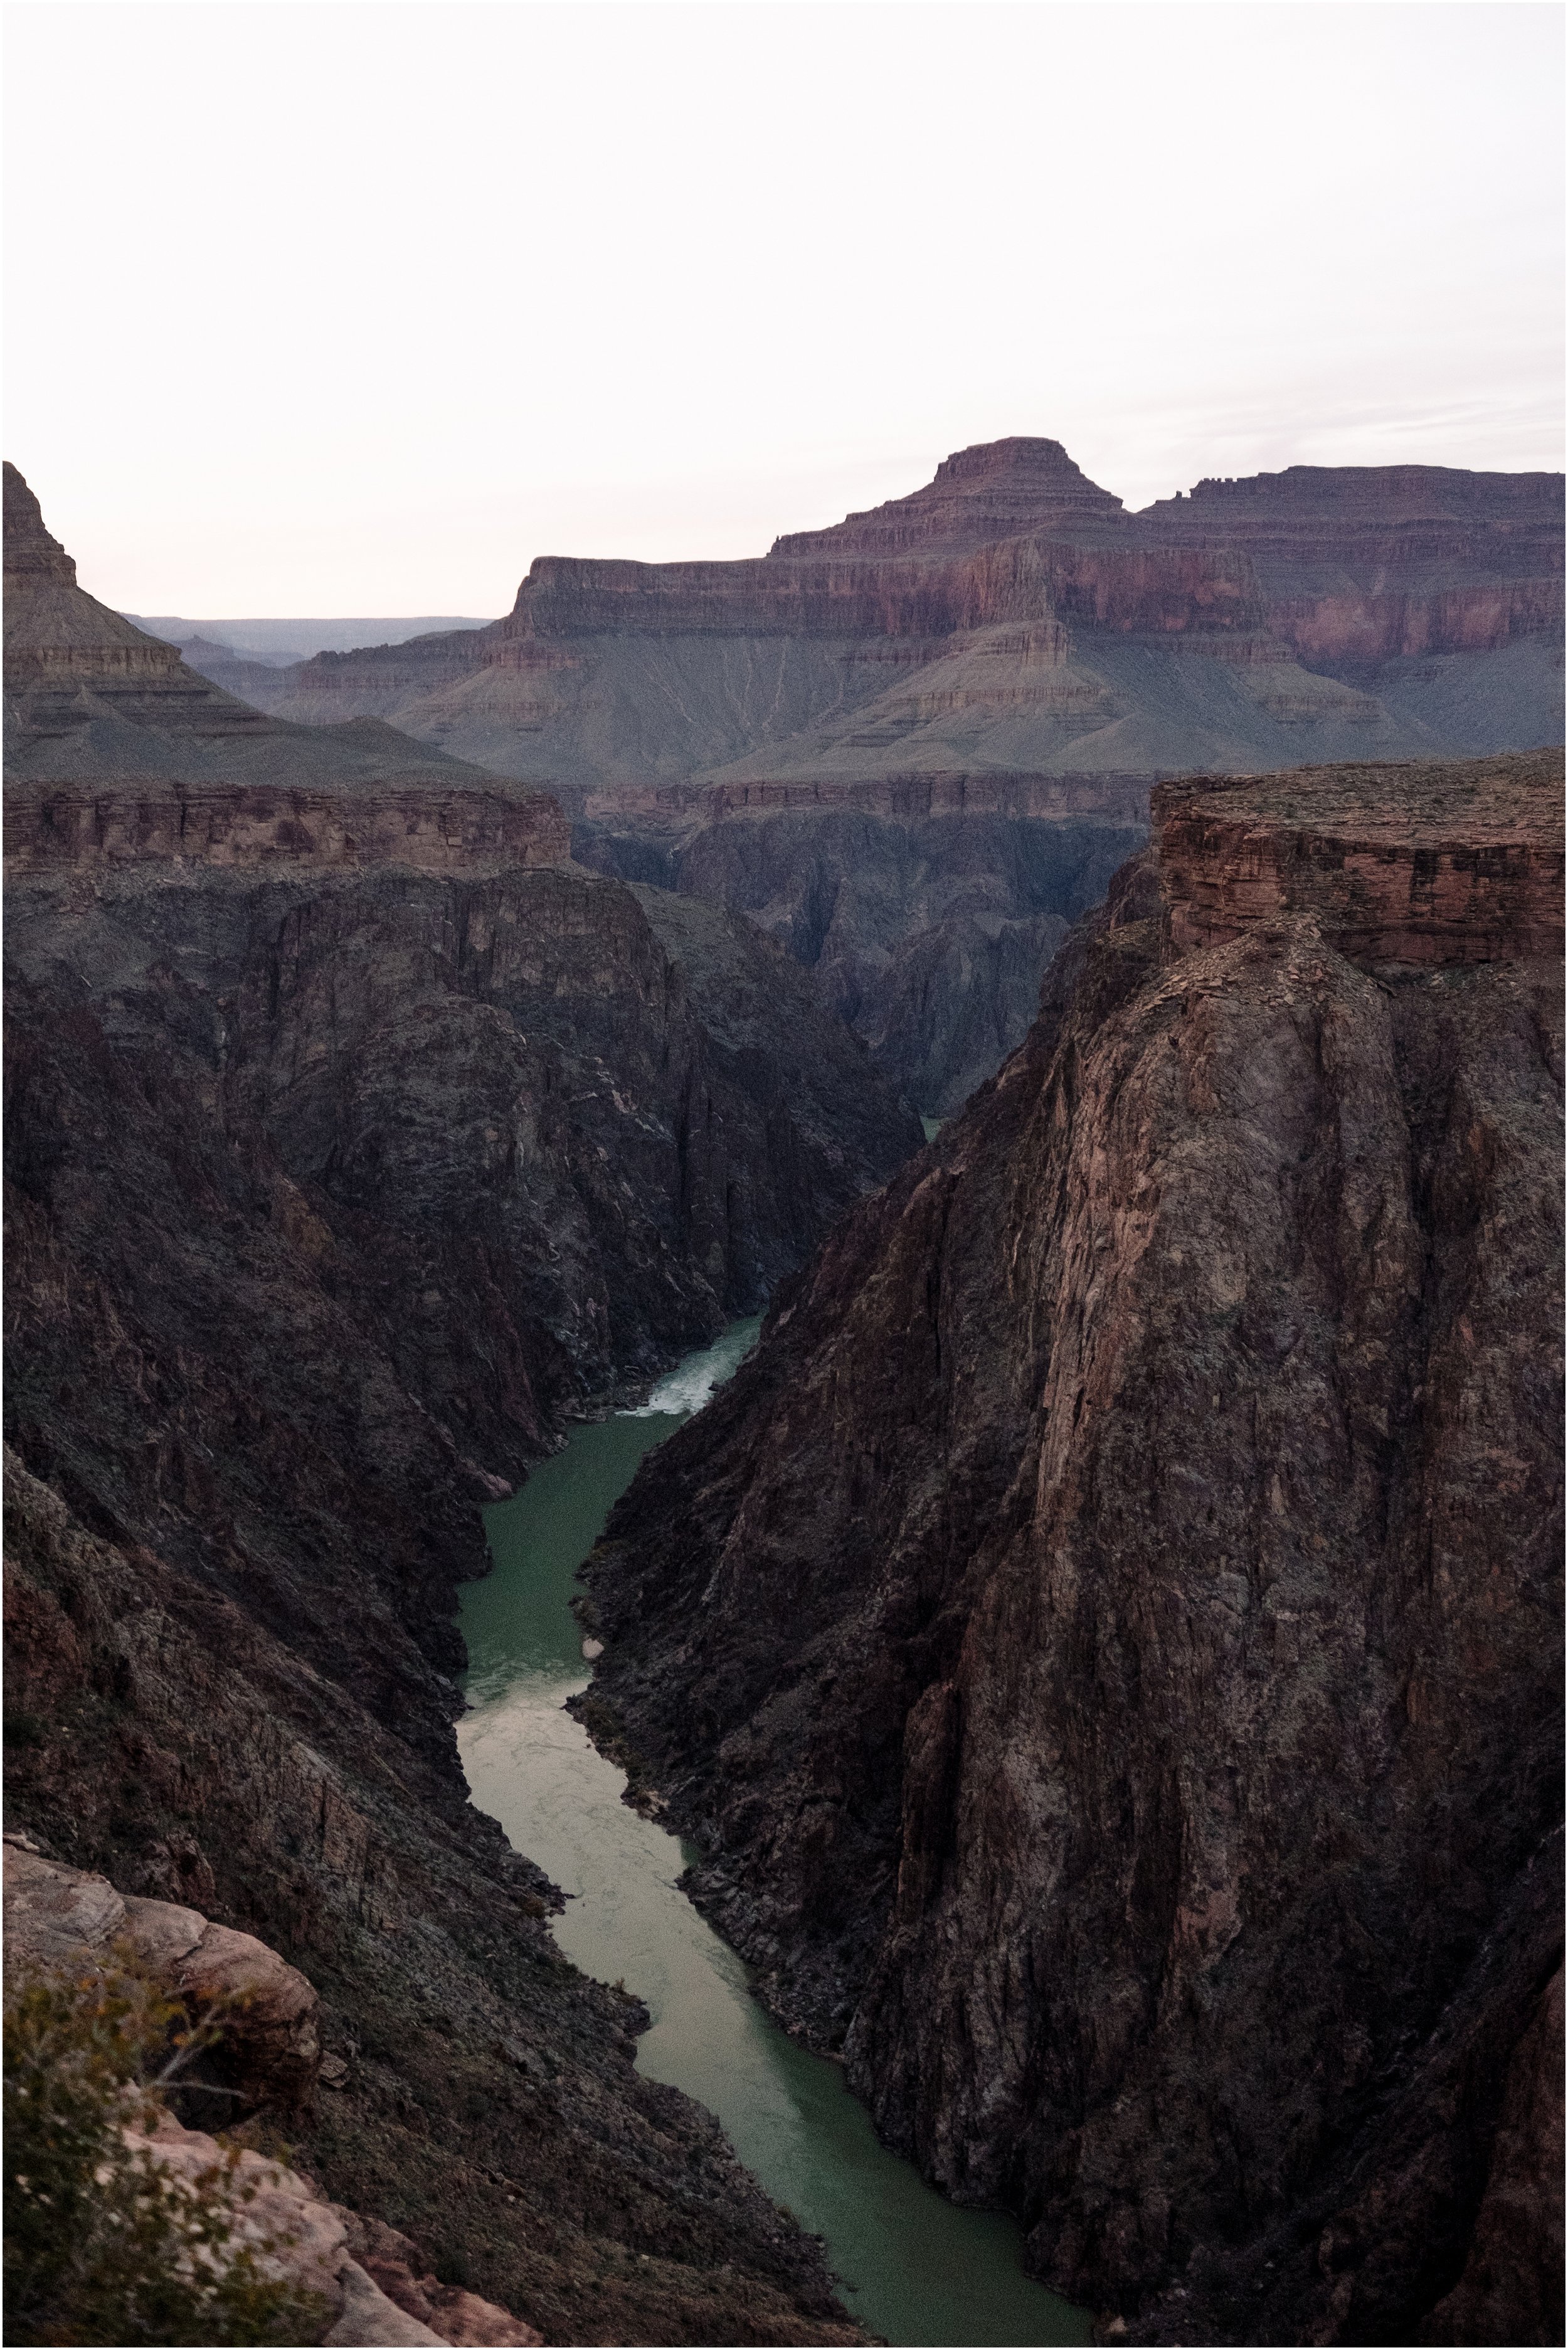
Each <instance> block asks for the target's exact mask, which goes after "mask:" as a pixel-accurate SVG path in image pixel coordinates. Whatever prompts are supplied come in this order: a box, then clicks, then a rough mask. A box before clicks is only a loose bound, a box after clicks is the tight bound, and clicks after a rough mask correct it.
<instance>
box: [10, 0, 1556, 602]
mask: <svg viewBox="0 0 1568 2350" xmlns="http://www.w3.org/2000/svg"><path fill="white" fill-rule="evenodd" d="M9 26H10V50H9V66H10V70H9V73H8V76H7V108H8V112H9V117H10V128H9V137H8V142H7V146H8V161H7V171H8V178H9V189H10V202H9V206H8V214H9V218H8V243H9V269H8V284H9V306H8V307H9V325H10V334H9V337H8V391H9V402H10V405H9V413H8V421H7V454H8V455H9V456H10V457H11V458H12V460H13V461H14V462H15V463H16V464H17V465H19V466H20V468H21V470H22V472H23V473H25V474H26V477H27V479H28V481H29V482H30V483H31V484H32V486H33V488H34V490H35V491H36V494H37V495H38V497H39V499H40V501H41V503H42V505H43V509H44V513H45V515H46V518H47V522H48V524H49V526H50V528H51V529H52V530H53V531H54V532H55V533H56V535H57V536H58V537H59V538H60V539H61V540H62V541H63V542H64V544H65V545H66V546H67V547H68V548H69V549H70V551H71V552H72V554H73V555H75V556H76V557H77V559H78V565H79V568H80V576H81V578H82V581H83V584H84V586H86V587H88V588H90V590H91V591H92V593H93V594H94V595H96V596H98V597H99V598H102V599H103V600H104V601H105V602H108V603H110V604H113V605H115V606H116V607H117V608H122V609H127V610H131V611H140V612H144V613H151V614H163V615H174V614H178V615H181V616H199V615H212V616H218V615H223V614H227V615H230V616H267V617H274V616H275V617H279V618H284V617H293V616H298V617H301V618H305V617H310V616H322V615H337V614H346V615H364V614H380V615H385V616H387V617H388V618H393V617H399V616H403V615H417V614H420V613H421V612H428V611H431V610H435V611H439V612H449V613H462V614H480V615H483V614H494V613H499V612H503V611H505V610H507V609H509V608H510V607H511V605H512V602H513V599H514V596H515V593H516V589H517V585H518V582H519V580H520V579H521V578H522V577H523V576H524V573H525V572H526V570H527V568H528V566H529V564H530V562H531V561H532V560H533V559H534V558H535V556H540V555H546V554H566V555H580V556H592V555H619V556H632V557H637V558H640V559H644V560H654V559H678V558H681V557H691V556H710V557H726V556H742V555H760V554H762V553H764V552H765V550H766V548H767V546H768V545H769V544H770V543H771V541H772V539H773V538H774V536H776V535H777V534H779V533H781V532H786V531H790V530H796V529H805V528H811V527H813V526H819V525H823V524H826V523H832V522H836V521H838V520H839V519H840V518H841V517H842V516H843V515H845V514H846V513H847V512H849V511H851V510H852V509H857V508H862V507H867V506H871V505H875V504H878V503H879V502H880V501H881V500H883V499H885V498H888V497H893V496H898V495H900V494H905V493H907V492H909V491H910V490H913V489H915V488H917V487H919V484H921V483H922V482H924V481H927V480H929V477H930V475H931V473H933V472H934V470H935V467H936V465H937V463H939V462H940V459H941V458H943V457H944V456H946V455H948V454H949V453H950V452H951V451H952V450H954V449H958V448H962V447H965V446H968V445H970V444H971V443H973V442H982V441H990V440H995V439H1000V438H1002V437H1004V436H1005V435H1008V434H1010V433H1015V432H1021V433H1031V434H1040V435H1044V436H1047V437H1050V438H1053V439H1056V440H1060V441H1061V442H1064V445H1065V446H1066V448H1067V449H1068V450H1069V452H1071V454H1072V455H1073V456H1074V457H1075V459H1076V461H1077V462H1078V463H1079V464H1081V465H1082V466H1083V468H1084V470H1085V473H1088V474H1089V475H1090V476H1091V477H1092V478H1093V479H1094V480H1096V481H1097V482H1099V483H1100V484H1103V485H1104V486H1105V487H1106V488H1107V489H1109V490H1111V491H1113V492H1114V493H1115V494H1116V495H1118V496H1120V497H1121V498H1122V499H1123V500H1124V501H1125V502H1126V504H1127V505H1128V507H1129V508H1137V507H1140V506H1143V505H1147V504H1148V503H1149V502H1150V501H1151V500H1152V499H1154V498H1156V497H1160V496H1167V495H1169V494H1171V493H1172V492H1174V491H1176V490H1178V489H1187V488H1190V487H1191V486H1192V484H1194V483H1195V482H1196V481H1197V480H1199V478H1201V477H1202V476H1204V475H1208V474H1221V475H1223V474H1238V473H1255V472H1260V471H1277V470H1279V469H1281V468H1282V467H1284V466H1286V465H1289V464H1293V463H1319V464H1387V463H1435V464H1449V465H1462V466H1470V467H1476V468H1480V469H1482V470H1497V471H1508V472H1517V471H1532V470H1552V471H1555V470H1557V469H1559V468H1560V466H1561V463H1562V400H1561V385H1562V359H1561V346H1562V331H1561V328H1562V293H1561V287H1562V250H1561V248H1562V203H1561V183H1562V170H1561V112H1562V106H1561V94H1560V93H1561V73H1560V61H1561V51H1562V29H1563V28H1562V16H1561V12H1560V11H1559V10H1558V9H1557V8H1556V7H1554V6H1551V5H1539V0H1499V5H1469V0H1456V5H1443V0H1438V5H1426V0H1411V5H1403V0H1388V5H1383V0H1366V5H1357V6H1355V7H1354V8H1348V7H1320V6H1316V5H1295V4H1294V0H1282V5H1267V6H1249V5H1230V0H1177V5H1170V6H1158V5H1156V6H1149V5H1142V0H1126V5H1122V0H1101V5H1029V0H1019V5H973V6H953V5H903V0H890V5H877V0H861V5H836V6H834V7H831V8H824V7H817V6H814V5H808V0H797V5H757V6H743V5H715V6H701V5H698V6H688V5H648V6H637V5H618V0H604V5H597V0H581V5H519V0H497V5H466V4H465V0H459V5H450V6H430V5H423V0H412V5H392V6H387V5H379V0H368V5H351V0H328V5H316V6H313V7H311V8H310V9H308V10H305V9H297V8H293V7H289V6H286V5H270V4H269V0H238V5H232V6H223V7H213V8H196V7H189V6H181V5H168V0H130V5H109V6H106V5H101V0H84V5H36V0H22V5H16V6H14V7H13V8H12V9H11V10H10V11H9ZM121 254H123V255H124V264H123V265H106V255H107V256H109V257H110V259H111V260H112V258H113V257H114V256H116V255H121Z"/></svg>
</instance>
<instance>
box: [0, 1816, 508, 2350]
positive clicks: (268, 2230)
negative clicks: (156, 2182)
mask: <svg viewBox="0 0 1568 2350" xmlns="http://www.w3.org/2000/svg"><path fill="white" fill-rule="evenodd" d="M122 1965H129V1966H130V1967H132V1968H135V1969H136V1970H139V1971H140V1973H142V1974H144V1975H145V1976H146V1977H147V1978H148V1979H149V1980H150V1981H151V1982H152V1983H154V1984H155V1985H156V1986H157V1987H158V1989H160V1990H161V1991H162V1992H163V1993H164V1994H165V1996H167V1997H168V1998H170V1999H171V2000H173V2001H175V2002H178V2003H180V2004H181V2005H182V2007H183V2008H184V2011H185V2012H186V2014H187V2016H189V2017H190V2018H191V2020H192V2022H199V2021H203V2020H205V2021H208V2022H215V2023H216V2024H217V2025H218V2027H219V2037H218V2039H217V2041H216V2043H214V2045H213V2047H212V2048H211V2049H210V2050H208V2051H206V2052H204V2053H203V2054H202V2057H201V2058H200V2059H199V2061H198V2066H197V2068H195V2069H192V2070H190V2071H187V2072H186V2073H184V2074H182V2075H181V2082H180V2086H179V2087H178V2088H177V2089H176V2091H175V2092H174V2095H176V2097H177V2098H178V2099H179V2100H180V2101H181V2102H182V2104H187V2105H188V2104H191V2103H195V2104H201V2103H202V2102H203V2101H205V2102H206V2103H208V2104H213V2103H215V2102H217V2100H216V2099H215V2098H214V2097H213V2094H212V2087H211V2085H212V2084H213V2082H214V2081H216V2082H222V2083H227V2084H232V2085H234V2092H235V2095H234V2100H233V2101H229V2100H227V2099H225V2100H224V2102H225V2104H226V2105H227V2111H226V2112H225V2114H224V2122H225V2124H226V2125H228V2126H229V2128H228V2135H227V2140H226V2142H227V2143H229V2144H231V2145H232V2144H233V2143H234V2138H233V2128H232V2126H233V2125H234V2123H236V2122H238V2123H240V2124H241V2125H242V2126H243V2124H244V2121H245V2119H246V2118H247V2116H248V2115H249V2114H250V2113H253V2112H254V2111H255V2110H257V2109H258V2108H262V2107H270V2108H271V2109H272V2110H273V2111H275V2112H276V2113H279V2114H282V2115H284V2116H287V2117H290V2118H295V2117H302V2116H304V2115H305V2114H306V2112H307V2110H308V2108H309V2106H310V2105H311V2104H312V2103H313V2101H314V2098H315V2093H316V2085H317V2074H318V2071H319V2068H320V2055H321V2051H320V2045H319V2043H318V2041H317V2033H316V2024H317V2010H318V2005H319V2002H317V1996H316V1993H315V1991H314V1990H313V1989H312V1987H311V1985H310V1984H309V1983H308V1982H306V1980H305V1977H304V1976H303V1975H302V1974H301V1973H300V1972H299V1970H298V1969H297V1968H296V1967H291V1966H287V1965H286V1964H285V1962H284V1960H281V1959H280V1958H279V1957H278V1955H277V1953H276V1951H275V1950H268V1948H267V1947H266V1945H265V1942H260V1941H258V1940H257V1939H255V1937H254V1935H252V1934H236V1933H234V1932H232V1931H231V1930H230V1929H229V1928H227V1927H225V1926H214V1925H213V1923H212V1922H211V1920H210V1919H208V1918H202V1917H201V1916H200V1915H199V1914H198V1913H197V1912H196V1911H195V1910H193V1909H186V1908H181V1907H179V1906H177V1905H176V1904H174V1903H171V1902H168V1901H145V1900H137V1899H136V1898H131V1899H130V1900H126V1899H124V1898H122V1897H121V1896H120V1895H119V1893H117V1892H116V1890H115V1888H114V1887H113V1886H112V1885H110V1884H109V1880H108V1878H107V1877H99V1876H95V1875H92V1874H90V1873H89V1872H88V1871H86V1870H83V1869H79V1868H69V1867H67V1866H64V1865H63V1864H62V1863H60V1862H58V1861H55V1860H51V1859H49V1858H48V1857H47V1856H46V1855H45V1854H42V1853H40V1852H38V1851H37V1850H36V1847H35V1846H33V1845H32V1844H31V1842H30V1841H29V1840H28V1839H27V1838H26V1837H25V1836H21V1835H7V1836H6V1838H5V1968H6V1976H7V1981H8V1982H10V1983H18V1982H20V1981H26V1979H27V1978H28V1977H36V1976H40V1975H48V1974H57V1973H66V1974H68V1975H70V1976H72V1977H76V1978H79V1977H80V1976H81V1975H82V1972H83V1970H86V1971H87V1975H88V1979H89V1980H90V1978H91V1975H92V1972H93V1970H96V1969H99V1968H104V1967H118V1966H122ZM124 2137H125V2141H126V2144H127V2145H128V2147H130V2149H131V2151H132V2153H134V2154H147V2155H149V2156H151V2158H152V2159H153V2160H154V2161H156V2162H157V2163H158V2164H159V2166H160V2167H161V2168H163V2169H165V2170H167V2171H170V2172H171V2173H172V2174H173V2175H174V2176H176V2177H177V2178H184V2179H186V2180H187V2181H189V2182H190V2183H191V2184H192V2186H195V2185H196V2184H198V2182H199V2181H200V2180H201V2179H202V2177H203V2175H206V2174H211V2173H213V2171H215V2170H217V2169H218V2168H220V2167H221V2166H222V2165H223V2159H224V2154H223V2147H220V2146H219V2145H218V2144H217V2142H216V2141H215V2140H214V2139H213V2138H212V2137H209V2136H207V2135H206V2133H205V2132H203V2131H202V2130H197V2129H190V2128H187V2127H185V2126H183V2124H182V2122H181V2121H180V2120H179V2119H178V2118H177V2117H176V2116H175V2115H174V2114H173V2113H171V2112H169V2111H167V2110H165V2111H162V2112H161V2113H160V2114H159V2115H158V2116H157V2118H156V2126H152V2124H151V2121H147V2122H146V2123H144V2124H142V2125H139V2126H132V2127H128V2128H127V2129H126V2130H125V2132H124ZM233 2188H234V2192H233V2195H232V2198H231V2200H232V2202H233V2205H234V2219H235V2233H234V2241H235V2243H236V2244H249V2245H251V2246H253V2247H254V2248H256V2249H257V2250H258V2251H259V2252H260V2253H261V2255H262V2261H263V2269H264V2272H265V2273H268V2274H271V2275H274V2276H277V2277H281V2278H284V2279H286V2280H287V2282H290V2283H291V2284H293V2285H294V2286H295V2287H296V2289H297V2290H299V2291H300V2292H302V2293H307V2294H315V2295H318V2296H320V2298H321V2299H322V2300H324V2301H325V2302H326V2303H327V2306H328V2309H329V2310H330V2311H333V2312H335V2313H336V2315H335V2318H334V2320H333V2322H332V2323H331V2324H329V2325H328V2327H327V2331H326V2332H325V2334H323V2336H322V2339H323V2340H324V2341H326V2342H329V2343H355V2342H363V2343H377V2344H391V2343H404V2342H444V2343H452V2344H456V2343H464V2344H468V2343H474V2344H477V2343H490V2344H497V2345H502V2344H505V2345H524V2344H528V2343H537V2342H541V2341H542V2340H543V2339H544V2337H543V2335H542V2334H536V2333H535V2331H534V2330H533V2328H532V2327H531V2326H528V2325H524V2324H523V2323H522V2322H521V2321H520V2320H519V2319H517V2318H514V2316H512V2314H510V2312H509V2311H506V2310H503V2309H497V2308H495V2307H493V2305H492V2304H491V2303H488V2302H484V2301H482V2300H480V2299H479V2298H478V2296H477V2295H475V2294H472V2293H464V2292H462V2291H461V2290H458V2289H456V2288H453V2287H450V2286H443V2285H441V2284H440V2283H438V2282H437V2280H436V2279H435V2277H434V2276H431V2275H423V2276H421V2274H420V2273H419V2271H420V2268H421V2266H422V2263H421V2262H420V2257H419V2254H418V2252H417V2251H416V2250H415V2248H414V2246H413V2245H412V2244H411V2243H410V2242H409V2241H408V2240H407V2238H406V2237H401V2236H399V2235H397V2234H396V2232H395V2231H394V2230H391V2229H389V2228H387V2227H386V2226H385V2225H384V2224H383V2223H381V2222H380V2221H379V2220H364V2219H362V2218H360V2217H359V2216H358V2214H357V2213H352V2212H348V2211H345V2210H341V2209H339V2208H338V2207H337V2206H335V2205H332V2204H328V2203H327V2202H326V2201H325V2200H324V2199H323V2198H322V2196H321V2193H320V2190H319V2189H317V2188H316V2187H314V2186H313V2185H312V2184H311V2182H310V2181H309V2180H307V2179H306V2178H302V2177H300V2176H299V2175H298V2173H297V2172H296V2171H294V2170H292V2169H289V2168H286V2167H285V2166H284V2165H282V2164H280V2163H278V2162H275V2161H273V2160H270V2159H268V2158H266V2157H265V2156H263V2155H260V2154H258V2153H257V2152H256V2151H255V2150H254V2148H253V2147H241V2149H240V2150H239V2152H238V2157H237V2163H236V2167H235V2169H234V2177H233ZM357 2255H363V2256H364V2257H363V2258H359V2257H357ZM432 2325H434V2326H438V2327H439V2329H440V2330H436V2331H432V2330H431V2329H432Z"/></svg>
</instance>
